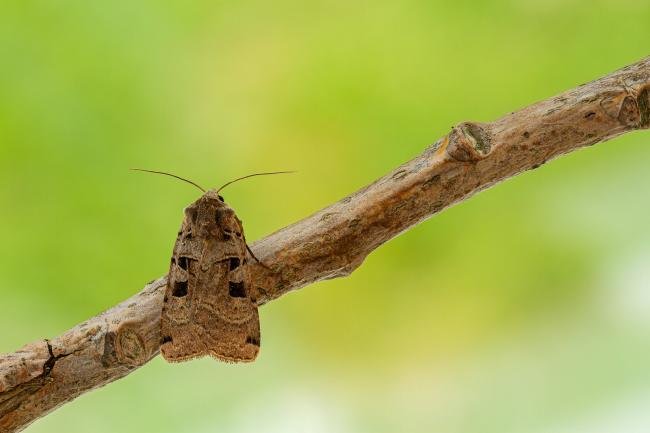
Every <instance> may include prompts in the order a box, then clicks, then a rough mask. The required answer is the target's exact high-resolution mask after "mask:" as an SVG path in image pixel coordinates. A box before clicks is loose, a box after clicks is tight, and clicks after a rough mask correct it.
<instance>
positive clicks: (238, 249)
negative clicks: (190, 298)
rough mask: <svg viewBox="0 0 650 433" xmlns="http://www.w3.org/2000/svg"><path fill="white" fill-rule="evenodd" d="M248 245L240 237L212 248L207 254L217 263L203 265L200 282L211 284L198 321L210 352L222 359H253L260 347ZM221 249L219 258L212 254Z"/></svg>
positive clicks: (199, 307)
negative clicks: (247, 257) (248, 263)
mask: <svg viewBox="0 0 650 433" xmlns="http://www.w3.org/2000/svg"><path fill="white" fill-rule="evenodd" d="M245 248H246V246H245V245H244V244H243V243H242V242H240V241H239V240H238V239H237V238H233V239H231V240H228V241H222V246H221V248H210V249H208V250H207V251H206V254H205V257H206V258H207V259H208V260H209V261H210V262H211V263H216V265H214V264H213V265H212V266H205V267H200V269H199V272H198V274H197V278H198V279H197V282H198V283H199V284H200V285H201V286H204V287H210V290H209V291H207V293H204V294H202V296H201V302H200V303H197V304H196V306H195V316H194V320H195V321H196V323H200V324H202V326H201V329H202V330H203V334H202V335H201V339H202V341H203V342H204V343H205V345H206V347H207V350H208V353H209V354H210V355H211V356H213V357H215V358H217V359H220V360H222V361H227V362H250V361H253V360H255V358H256V357H257V354H258V352H259V347H260V323H259V315H258V312H257V304H256V303H255V300H254V299H252V297H251V296H250V295H249V293H252V287H250V285H251V281H250V274H249V272H248V271H249V270H248V265H247V259H246V249H245ZM213 252H219V253H221V254H219V256H218V257H214V256H213V257H212V258H210V256H211V255H213Z"/></svg>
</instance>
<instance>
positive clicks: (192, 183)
mask: <svg viewBox="0 0 650 433" xmlns="http://www.w3.org/2000/svg"><path fill="white" fill-rule="evenodd" d="M131 170H133V171H143V172H145V173H155V174H164V175H165V176H171V177H175V178H176V179H180V180H182V181H183V182H187V183H189V184H191V185H194V186H195V187H197V188H198V189H200V190H201V191H203V192H205V190H204V189H203V188H201V186H199V185H198V184H196V183H194V182H192V181H191V180H188V179H185V178H182V177H180V176H176V175H175V174H171V173H165V172H164V171H154V170H145V169H143V168H132V169H131Z"/></svg>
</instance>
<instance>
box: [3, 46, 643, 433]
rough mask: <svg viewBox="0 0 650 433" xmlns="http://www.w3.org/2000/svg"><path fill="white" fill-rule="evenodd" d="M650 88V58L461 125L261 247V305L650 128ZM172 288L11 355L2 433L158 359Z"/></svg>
mask: <svg viewBox="0 0 650 433" xmlns="http://www.w3.org/2000/svg"><path fill="white" fill-rule="evenodd" d="M648 89H650V58H646V59H644V60H642V61H640V62H638V63H636V64H633V65H631V66H628V67H626V68H624V69H621V70H619V71H617V72H615V73H612V74H610V75H608V76H606V77H604V78H601V79H599V80H597V81H594V82H591V83H589V84H584V85H582V86H579V87H578V88H576V89H574V90H571V91H568V92H566V93H563V94H561V95H559V96H556V97H554V98H551V99H548V100H545V101H542V102H539V103H536V104H534V105H531V106H529V107H527V108H524V109H522V110H519V111H516V112H513V113H510V114H508V115H507V116H505V117H503V118H501V119H499V120H496V121H494V122H492V123H477V122H463V123H461V124H459V125H458V126H456V127H455V128H453V129H452V131H451V132H450V133H449V134H448V135H446V136H445V137H443V138H441V139H440V140H438V141H437V142H436V143H435V144H433V145H432V146H430V147H429V148H427V149H425V151H424V152H423V153H422V154H421V155H420V156H418V157H417V158H415V159H413V160H411V161H409V162H407V163H405V164H403V165H401V166H400V167H398V168H396V169H395V170H394V171H392V172H391V173H389V174H387V175H386V176H384V177H382V178H381V179H379V180H377V181H376V182H374V183H372V184H371V185H369V186H367V187H365V188H363V189H361V190H359V191H357V192H356V193H354V194H352V195H350V196H348V197H346V198H344V199H343V200H341V201H339V202H338V203H335V204H333V205H331V206H329V207H327V208H325V209H323V210H321V211H320V212H318V213H316V214H314V215H312V216H310V217H308V218H305V219H304V220H302V221H300V222H297V223H295V224H293V225H291V226H289V227H286V228H284V229H282V230H279V231H278V232H276V233H273V234H271V235H269V236H267V237H266V238H264V239H262V240H260V241H258V242H257V243H255V244H254V245H253V247H252V249H253V251H254V253H255V255H256V256H257V257H258V258H259V259H260V260H261V261H262V262H264V263H265V264H266V265H268V266H269V268H270V269H272V270H273V272H272V273H266V274H264V275H256V276H255V278H257V280H258V281H260V282H261V281H262V280H264V282H265V283H264V284H260V287H265V289H260V290H259V293H258V294H257V295H258V296H257V298H258V299H259V303H260V305H261V304H264V303H266V302H269V301H271V300H273V299H275V298H278V297H280V296H282V295H283V294H285V293H287V292H289V291H291V290H295V289H298V288H300V287H304V286H306V285H308V284H311V283H313V282H315V281H318V280H322V279H327V278H336V277H341V276H345V275H348V274H349V273H351V272H352V271H353V270H354V269H355V268H357V267H358V266H359V265H360V264H361V263H362V262H363V260H364V258H365V257H366V256H367V255H368V254H369V253H370V252H371V251H372V250H374V249H375V248H377V247H378V246H379V245H381V244H382V243H384V242H386V241H387V240H389V239H391V238H392V237H395V236H397V235H398V234H399V233H401V232H402V231H404V230H406V229H408V228H409V227H411V226H413V225H415V224H417V223H419V222H421V221H423V220H425V219H427V218H429V217H430V216H432V215H434V214H435V213H437V212H439V211H441V210H442V209H444V208H446V207H448V206H450V205H452V204H454V203H457V202H459V201H462V200H464V199H466V198H468V197H469V196H471V195H472V194H474V193H476V192H477V191H480V190H482V189H485V188H488V187H490V186H491V185H494V184H495V183H497V182H499V181H501V180H503V179H506V178H508V177H511V176H514V175H516V174H517V173H520V172H522V171H524V170H530V169H534V168H537V167H539V166H540V165H541V164H544V163H545V162H546V161H548V160H550V159H552V158H554V157H557V156H559V155H562V154H564V153H567V152H570V151H572V150H575V149H578V148H580V147H583V146H589V145H592V144H595V143H598V142H601V141H604V140H608V139H610V138H612V137H615V136H617V135H619V134H623V133H625V132H628V131H633V130H636V129H645V128H648V127H649V126H650V96H649V95H650V93H649V91H648ZM260 269H261V267H260ZM260 272H263V271H261V270H260ZM264 272H266V271H264ZM165 283H166V281H165V277H162V278H160V279H158V280H156V281H153V282H151V283H149V284H148V285H147V286H146V287H145V288H144V289H143V290H142V291H141V292H140V293H138V294H136V295H135V296H133V297H131V298H129V299H128V300H126V301H125V302H123V303H121V304H119V305H117V306H116V307H114V308H112V309H110V310H108V311H106V312H105V313H103V314H101V315H99V316H97V317H94V318H92V319H90V320H88V321H87V322H84V323H82V324H80V325H78V326H76V327H74V328H73V329H71V330H70V331H68V332H66V333H65V334H63V335H61V336H59V337H57V338H55V339H53V340H50V341H48V340H41V341H38V342H35V343H31V344H28V345H26V346H24V347H23V348H22V349H20V350H19V351H17V352H15V353H11V354H7V355H3V356H2V357H0V431H2V432H14V431H19V430H21V429H23V428H24V427H25V426H27V425H28V424H29V423H31V422H32V421H34V420H35V419H37V418H39V417H42V416H43V415H45V414H47V413H48V412H50V411H52V410H54V409H55V408H57V407H58V406H60V405H62V404H64V403H66V402H68V401H70V400H72V399H74V398H75V397H77V396H78V395H81V394H83V393H84V392H88V391H90V390H92V389H95V388H98V387H100V386H103V385H105V384H107V383H109V382H111V381H114V380H116V379H119V378H121V377H123V376H125V375H127V374H129V373H130V372H131V371H133V370H134V369H136V368H138V367H139V366H141V365H143V364H144V363H146V362H147V361H149V360H150V359H151V358H153V357H154V356H156V355H157V354H158V351H159V341H160V331H159V329H160V311H161V304H162V299H163V293H164V291H165Z"/></svg>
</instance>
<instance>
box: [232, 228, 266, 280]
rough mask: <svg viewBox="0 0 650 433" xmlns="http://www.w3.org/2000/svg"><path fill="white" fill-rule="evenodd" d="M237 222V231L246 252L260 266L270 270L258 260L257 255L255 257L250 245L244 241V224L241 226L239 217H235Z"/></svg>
mask: <svg viewBox="0 0 650 433" xmlns="http://www.w3.org/2000/svg"><path fill="white" fill-rule="evenodd" d="M237 224H239V232H240V233H241V237H242V239H243V240H244V245H246V250H247V251H248V253H249V254H250V255H251V257H253V258H254V259H255V261H256V262H257V263H259V264H260V265H262V266H263V267H265V268H266V269H268V270H271V268H269V267H268V266H266V265H265V264H264V263H262V262H261V261H260V259H258V258H257V257H255V254H253V251H252V250H251V247H249V246H248V242H246V235H245V234H244V226H242V223H241V221H240V220H239V218H237Z"/></svg>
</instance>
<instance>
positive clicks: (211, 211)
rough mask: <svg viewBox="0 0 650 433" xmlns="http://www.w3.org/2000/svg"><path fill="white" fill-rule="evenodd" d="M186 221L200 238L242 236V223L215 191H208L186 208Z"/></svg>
mask: <svg viewBox="0 0 650 433" xmlns="http://www.w3.org/2000/svg"><path fill="white" fill-rule="evenodd" d="M185 221H186V224H187V225H188V226H189V227H191V229H192V231H193V232H195V233H196V234H197V235H199V236H213V237H217V238H222V237H223V235H224V233H233V234H234V235H235V236H239V235H241V229H240V227H241V222H240V221H239V220H238V219H237V216H236V215H235V211H234V210H232V208H230V206H228V205H227V204H226V203H225V202H224V201H223V198H222V197H221V196H219V195H218V194H217V192H216V191H215V190H209V191H207V192H206V193H205V194H203V195H202V196H201V197H199V199H198V200H196V201H195V202H194V203H192V204H191V205H189V206H187V207H186V208H185ZM226 237H227V236H226ZM223 240H227V239H223Z"/></svg>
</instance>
